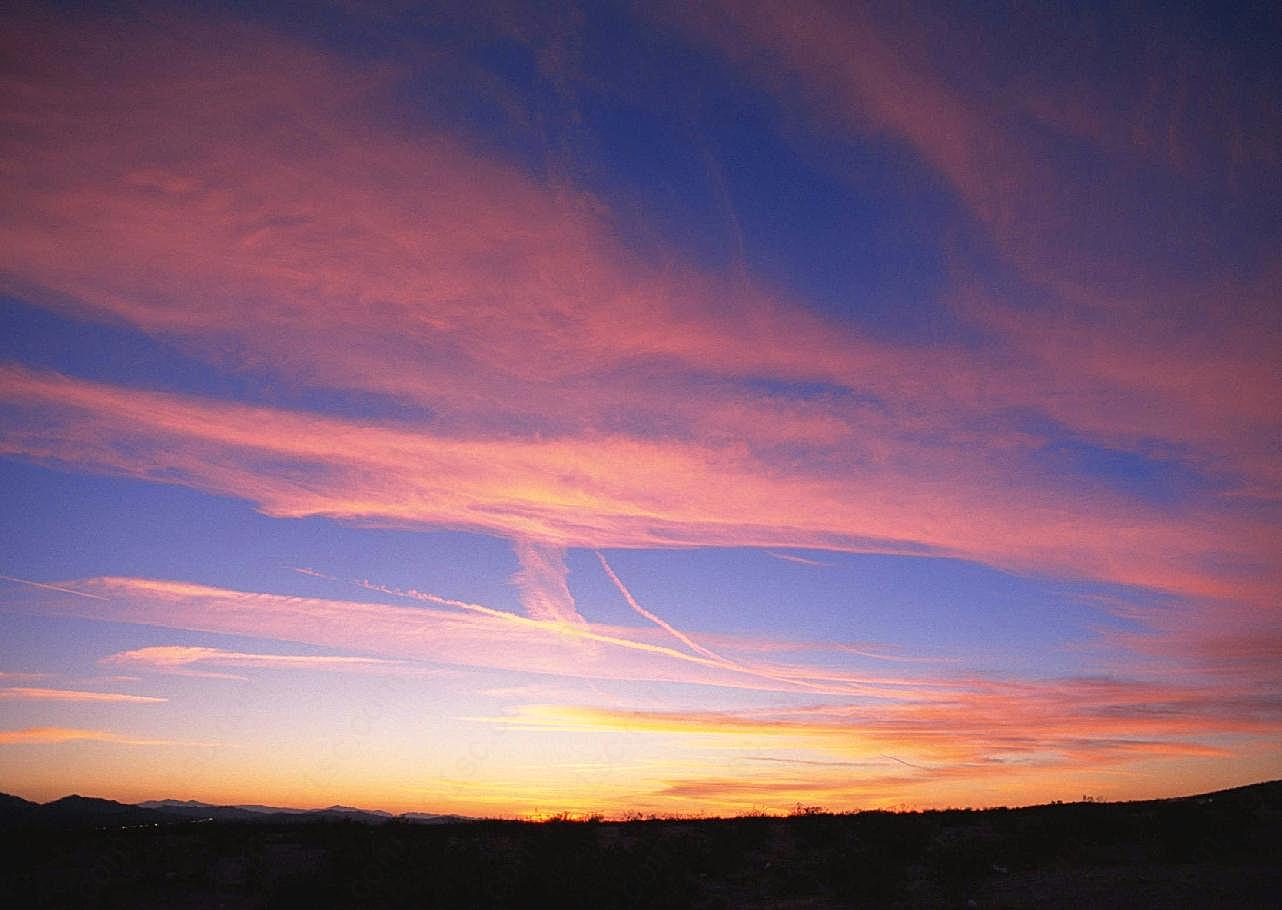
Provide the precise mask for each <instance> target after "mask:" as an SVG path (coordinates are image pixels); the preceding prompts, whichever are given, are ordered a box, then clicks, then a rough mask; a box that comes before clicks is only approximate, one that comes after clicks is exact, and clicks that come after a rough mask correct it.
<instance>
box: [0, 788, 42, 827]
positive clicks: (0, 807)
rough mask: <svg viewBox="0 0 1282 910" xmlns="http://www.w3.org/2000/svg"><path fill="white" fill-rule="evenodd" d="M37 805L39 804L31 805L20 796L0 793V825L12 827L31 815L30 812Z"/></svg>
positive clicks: (31, 803)
mask: <svg viewBox="0 0 1282 910" xmlns="http://www.w3.org/2000/svg"><path fill="white" fill-rule="evenodd" d="M39 805H40V804H39V803H33V802H31V801H30V800H26V799H23V798H22V797H20V796H11V795H9V794H8V793H0V825H12V824H14V823H16V822H19V821H21V820H22V819H24V818H26V817H27V816H28V815H29V814H30V813H31V810H33V809H35V808H36V807H38V806H39Z"/></svg>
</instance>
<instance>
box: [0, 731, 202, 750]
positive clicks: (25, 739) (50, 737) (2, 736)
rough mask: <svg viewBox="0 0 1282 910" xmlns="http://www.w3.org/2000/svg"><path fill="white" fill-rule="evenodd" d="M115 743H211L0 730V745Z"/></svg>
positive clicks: (93, 733) (101, 733)
mask: <svg viewBox="0 0 1282 910" xmlns="http://www.w3.org/2000/svg"><path fill="white" fill-rule="evenodd" d="M85 741H87V742H101V743H116V744H118V745H123V746H208V745H213V744H211V743H191V742H179V741H177V740H172V739H144V738H139V737H134V736H126V735H124V734H122V733H112V732H110V731H108V730H80V729H76V728H73V727H28V728H26V729H24V730H0V745H4V746H14V745H52V744H59V743H70V742H85Z"/></svg>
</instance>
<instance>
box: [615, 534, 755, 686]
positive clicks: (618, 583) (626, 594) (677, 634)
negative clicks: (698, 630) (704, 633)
mask: <svg viewBox="0 0 1282 910" xmlns="http://www.w3.org/2000/svg"><path fill="white" fill-rule="evenodd" d="M593 552H595V553H596V558H597V559H599V560H601V568H603V569H605V574H606V575H609V576H610V581H612V582H614V586H615V587H616V588H618V589H619V593H620V594H622V595H623V599H624V600H626V601H627V602H628V606H629V607H631V608H632V609H633V610H635V611H636V612H637V613H640V614H641V615H642V616H644V617H645V618H646V619H648V620H650V622H652V623H654V624H655V625H656V626H658V627H659V628H660V629H663V630H664V631H665V632H667V633H668V634H669V635H671V636H672V637H673V638H675V639H677V641H679V642H681V643H682V644H684V645H685V646H686V647H687V648H690V649H691V650H693V651H696V652H697V653H699V654H702V655H703V656H704V657H708V658H711V659H712V660H715V661H719V662H721V663H725V664H732V663H733V661H730V660H727V659H726V658H724V657H722V656H721V655H720V654H718V653H716V652H715V651H710V650H708V649H707V648H705V647H704V646H703V645H701V644H699V643H698V642H696V641H694V640H692V639H691V638H690V636H688V635H686V634H685V633H684V632H682V631H681V630H680V629H678V628H676V627H674V626H672V625H671V624H669V623H667V622H665V621H664V620H663V619H662V618H660V617H658V616H655V615H654V614H653V613H651V612H650V611H649V610H647V609H646V608H645V607H643V606H641V605H640V604H639V603H637V599H636V598H635V597H633V596H632V592H631V591H629V590H628V588H627V585H625V584H624V583H623V581H622V580H621V579H620V578H619V576H618V575H616V574H614V569H612V568H610V564H609V563H608V562H606V561H605V556H604V555H602V553H601V551H600V550H594V551H593Z"/></svg>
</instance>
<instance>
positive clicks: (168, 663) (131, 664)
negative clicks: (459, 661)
mask: <svg viewBox="0 0 1282 910" xmlns="http://www.w3.org/2000/svg"><path fill="white" fill-rule="evenodd" d="M99 663H101V664H105V665H107V666H113V667H128V668H132V669H136V670H152V671H158V672H166V673H175V674H178V675H196V676H207V677H214V678H225V679H244V677H241V676H235V675H231V674H226V673H216V672H209V671H208V670H204V669H199V668H203V667H236V668H244V669H265V670H328V671H335V672H341V673H376V674H377V673H383V674H388V675H406V676H440V675H443V674H444V673H446V672H448V671H445V670H443V669H441V668H439V667H428V666H423V665H422V664H415V663H412V662H410V661H403V660H386V659H382V658H377V657H345V656H340V655H326V654H255V653H246V652H243V651H225V650H223V649H221V648H204V647H195V646H190V645H155V646H152V647H148V648H138V649H136V650H132V651H121V652H120V653H118V654H112V655H109V656H107V657H104V658H102V659H101V660H99ZM194 668H195V669H194ZM0 691H3V690H0Z"/></svg>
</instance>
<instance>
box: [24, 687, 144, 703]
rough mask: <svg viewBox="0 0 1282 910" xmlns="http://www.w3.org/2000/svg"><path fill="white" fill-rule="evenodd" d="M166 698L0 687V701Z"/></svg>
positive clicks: (119, 700) (137, 701) (115, 700)
mask: <svg viewBox="0 0 1282 910" xmlns="http://www.w3.org/2000/svg"><path fill="white" fill-rule="evenodd" d="M168 700H169V699H167V698H157V697H155V696H151V695H126V694H124V693H121V692H84V691H79V690H76V689H40V688H31V687H28V686H6V687H4V688H0V701H85V702H117V703H126V704H137V705H149V704H159V703H161V702H165V701H168Z"/></svg>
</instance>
